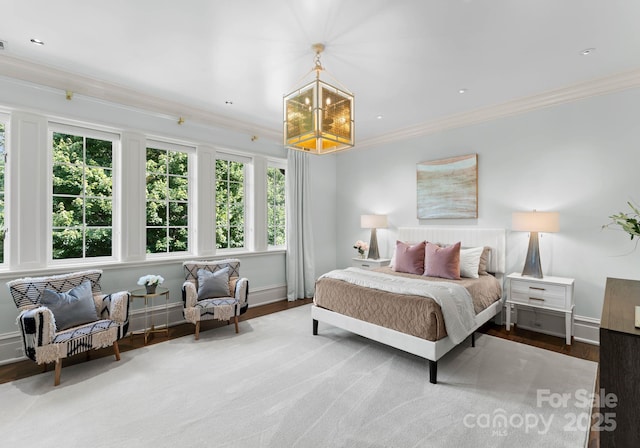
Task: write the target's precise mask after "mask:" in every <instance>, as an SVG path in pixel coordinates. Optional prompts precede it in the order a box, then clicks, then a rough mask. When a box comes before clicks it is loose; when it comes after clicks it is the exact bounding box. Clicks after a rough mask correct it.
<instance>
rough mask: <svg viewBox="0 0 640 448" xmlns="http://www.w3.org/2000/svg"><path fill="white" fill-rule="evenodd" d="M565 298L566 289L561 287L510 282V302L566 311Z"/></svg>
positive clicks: (537, 283) (522, 281)
mask: <svg viewBox="0 0 640 448" xmlns="http://www.w3.org/2000/svg"><path fill="white" fill-rule="evenodd" d="M567 297H568V294H567V288H566V286H563V285H552V284H548V283H540V282H527V281H524V280H518V281H514V280H511V297H510V299H511V301H512V302H518V303H522V304H529V305H538V306H544V307H551V308H561V309H566V308H567V307H568V305H569V304H568V303H567Z"/></svg>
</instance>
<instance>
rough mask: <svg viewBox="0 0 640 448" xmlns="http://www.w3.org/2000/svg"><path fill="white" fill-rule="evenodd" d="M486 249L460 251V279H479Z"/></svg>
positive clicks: (477, 248) (475, 248) (473, 248)
mask: <svg viewBox="0 0 640 448" xmlns="http://www.w3.org/2000/svg"><path fill="white" fill-rule="evenodd" d="M483 250H484V247H471V248H468V249H460V277H467V278H478V277H479V275H478V267H479V266H480V257H481V256H482V251H483Z"/></svg>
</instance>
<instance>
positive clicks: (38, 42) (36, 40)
mask: <svg viewBox="0 0 640 448" xmlns="http://www.w3.org/2000/svg"><path fill="white" fill-rule="evenodd" d="M31 43H34V44H36V45H44V41H41V40H40V39H35V38H34V39H31Z"/></svg>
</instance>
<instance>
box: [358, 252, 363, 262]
mask: <svg viewBox="0 0 640 448" xmlns="http://www.w3.org/2000/svg"><path fill="white" fill-rule="evenodd" d="M358 256H359V257H360V258H361V259H363V260H364V253H360V252H358Z"/></svg>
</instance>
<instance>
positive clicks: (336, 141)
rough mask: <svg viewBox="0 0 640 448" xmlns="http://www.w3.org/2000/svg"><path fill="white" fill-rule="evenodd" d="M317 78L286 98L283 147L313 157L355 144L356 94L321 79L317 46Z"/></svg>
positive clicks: (319, 49)
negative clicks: (354, 111)
mask: <svg viewBox="0 0 640 448" xmlns="http://www.w3.org/2000/svg"><path fill="white" fill-rule="evenodd" d="M312 48H313V49H314V51H315V52H316V58H315V67H314V68H313V69H312V71H315V72H316V78H315V79H314V80H313V81H311V82H310V83H308V84H306V85H304V86H303V87H300V88H298V89H296V90H294V91H293V92H291V93H290V94H288V95H285V97H284V145H285V146H286V147H288V148H291V149H296V150H299V151H305V152H309V153H312V154H328V153H332V152H336V151H341V150H344V149H348V148H351V147H353V145H354V135H355V133H354V118H353V115H354V114H353V109H354V100H353V94H352V93H350V92H348V91H347V90H346V89H339V88H337V87H334V86H332V85H331V84H328V83H327V82H325V81H322V80H321V79H320V73H321V72H322V71H323V70H324V68H323V67H322V65H321V64H320V53H321V52H322V51H323V50H324V45H322V44H315V45H313V47H312Z"/></svg>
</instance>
